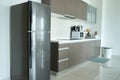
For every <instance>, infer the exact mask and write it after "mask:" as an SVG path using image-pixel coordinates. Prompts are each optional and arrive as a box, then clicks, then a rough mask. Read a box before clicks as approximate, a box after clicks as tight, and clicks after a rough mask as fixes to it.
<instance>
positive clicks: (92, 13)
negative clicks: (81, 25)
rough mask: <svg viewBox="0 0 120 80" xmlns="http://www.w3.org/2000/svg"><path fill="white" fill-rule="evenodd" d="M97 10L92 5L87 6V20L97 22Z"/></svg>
mask: <svg viewBox="0 0 120 80" xmlns="http://www.w3.org/2000/svg"><path fill="white" fill-rule="evenodd" d="M96 11H97V9H96V8H95V7H93V6H91V5H88V6H87V21H88V22H89V23H92V24H96Z"/></svg>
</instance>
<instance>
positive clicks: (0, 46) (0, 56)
mask: <svg viewBox="0 0 120 80" xmlns="http://www.w3.org/2000/svg"><path fill="white" fill-rule="evenodd" d="M26 1H28V0H0V80H4V79H5V80H8V78H9V77H10V34H9V33H10V31H9V30H10V25H9V24H10V23H9V17H10V16H9V15H10V14H9V13H10V12H9V11H10V6H11V5H13V4H18V3H22V2H26ZM34 1H36V2H39V1H41V0H34Z"/></svg>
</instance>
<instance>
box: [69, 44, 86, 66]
mask: <svg viewBox="0 0 120 80" xmlns="http://www.w3.org/2000/svg"><path fill="white" fill-rule="evenodd" d="M86 59H87V53H86V46H85V44H84V42H83V43H71V44H70V66H74V65H77V64H80V63H82V62H84V61H85V60H86Z"/></svg>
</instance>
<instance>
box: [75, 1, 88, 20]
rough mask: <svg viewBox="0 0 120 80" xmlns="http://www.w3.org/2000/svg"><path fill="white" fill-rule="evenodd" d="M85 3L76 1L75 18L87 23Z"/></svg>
mask: <svg viewBox="0 0 120 80" xmlns="http://www.w3.org/2000/svg"><path fill="white" fill-rule="evenodd" d="M87 5H88V4H87V3H85V2H83V1H81V0H76V8H75V17H77V18H79V19H82V20H86V21H87Z"/></svg>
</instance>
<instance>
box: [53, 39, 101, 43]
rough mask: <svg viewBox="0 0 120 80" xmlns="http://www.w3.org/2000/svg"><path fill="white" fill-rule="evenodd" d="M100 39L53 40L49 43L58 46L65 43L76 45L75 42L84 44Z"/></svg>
mask: <svg viewBox="0 0 120 80" xmlns="http://www.w3.org/2000/svg"><path fill="white" fill-rule="evenodd" d="M95 40H101V39H81V40H70V39H54V40H51V42H57V43H59V44H66V43H77V42H86V41H95Z"/></svg>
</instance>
